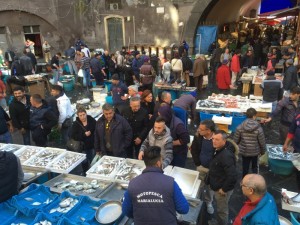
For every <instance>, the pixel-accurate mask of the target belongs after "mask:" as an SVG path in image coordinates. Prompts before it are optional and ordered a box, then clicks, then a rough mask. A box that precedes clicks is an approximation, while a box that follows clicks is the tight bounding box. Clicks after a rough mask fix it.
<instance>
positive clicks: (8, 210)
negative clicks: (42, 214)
mask: <svg viewBox="0 0 300 225" xmlns="http://www.w3.org/2000/svg"><path fill="white" fill-rule="evenodd" d="M16 213H17V209H16V208H14V207H13V206H11V205H10V204H9V203H8V202H2V203H1V204H0V221H2V222H5V221H8V220H9V219H11V218H13V217H14V216H15V215H16Z"/></svg>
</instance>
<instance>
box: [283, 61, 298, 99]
mask: <svg viewBox="0 0 300 225" xmlns="http://www.w3.org/2000/svg"><path fill="white" fill-rule="evenodd" d="M293 63H294V61H293V60H292V59H288V60H286V62H285V66H286V70H285V73H284V77H283V81H282V83H283V89H284V97H288V96H289V94H290V90H291V89H292V88H293V87H297V86H298V73H297V68H296V67H295V66H294V65H293Z"/></svg>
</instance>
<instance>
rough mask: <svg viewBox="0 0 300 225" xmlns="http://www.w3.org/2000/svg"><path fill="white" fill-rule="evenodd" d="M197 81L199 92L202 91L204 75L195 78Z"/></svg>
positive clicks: (196, 85)
mask: <svg viewBox="0 0 300 225" xmlns="http://www.w3.org/2000/svg"><path fill="white" fill-rule="evenodd" d="M194 80H195V87H197V90H198V91H201V90H202V84H203V75H200V76H198V77H194Z"/></svg>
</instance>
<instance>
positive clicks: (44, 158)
mask: <svg viewBox="0 0 300 225" xmlns="http://www.w3.org/2000/svg"><path fill="white" fill-rule="evenodd" d="M60 154H61V151H57V150H49V149H47V150H46V149H45V150H43V151H42V152H40V153H38V154H37V155H36V156H35V157H34V158H33V159H31V160H30V161H29V162H26V163H25V164H24V165H27V166H37V167H46V166H47V165H48V164H49V163H50V162H52V161H53V160H54V159H55V158H56V157H57V156H58V155H60Z"/></svg>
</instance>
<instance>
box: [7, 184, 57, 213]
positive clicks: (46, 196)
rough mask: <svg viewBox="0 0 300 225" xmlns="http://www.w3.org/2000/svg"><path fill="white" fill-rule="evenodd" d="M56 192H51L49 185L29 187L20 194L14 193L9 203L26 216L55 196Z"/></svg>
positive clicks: (45, 204)
mask: <svg viewBox="0 0 300 225" xmlns="http://www.w3.org/2000/svg"><path fill="white" fill-rule="evenodd" d="M57 196H58V195H57V194H52V193H51V192H50V189H49V187H46V186H43V185H40V186H37V187H36V188H35V187H32V186H30V188H29V189H28V190H27V191H25V192H24V193H22V194H20V195H15V196H14V197H12V199H11V205H12V206H14V207H16V208H17V209H18V210H19V211H21V212H22V213H23V214H25V215H27V216H33V215H34V216H36V215H35V214H36V213H37V212H38V211H40V210H42V209H43V207H45V206H47V205H48V204H49V203H50V202H52V201H54V200H55V199H56V198H57Z"/></svg>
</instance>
